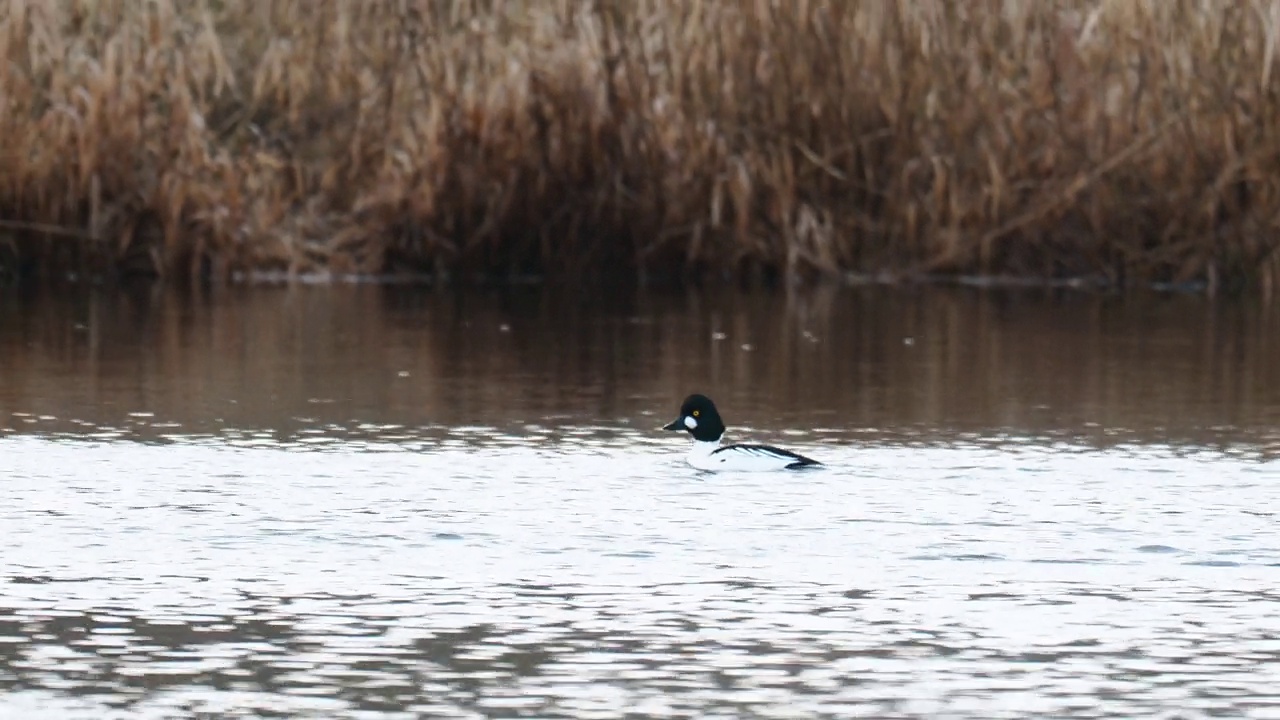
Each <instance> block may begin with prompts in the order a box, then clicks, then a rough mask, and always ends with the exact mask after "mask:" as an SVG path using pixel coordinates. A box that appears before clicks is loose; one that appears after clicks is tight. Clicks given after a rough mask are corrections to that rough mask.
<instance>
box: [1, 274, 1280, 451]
mask: <svg viewBox="0 0 1280 720" xmlns="http://www.w3.org/2000/svg"><path fill="white" fill-rule="evenodd" d="M0 316H2V317H3V318H4V320H3V323H2V324H0V377H3V380H4V382H3V387H0V427H4V426H8V427H9V428H10V431H36V430H60V429H70V430H72V431H74V430H76V428H74V427H72V428H67V427H66V423H67V422H69V421H71V420H78V421H81V422H88V423H91V424H93V425H99V426H106V427H110V428H117V429H122V430H127V431H129V432H130V433H131V434H136V435H139V436H142V437H146V436H147V435H148V433H149V430H148V428H151V427H154V426H155V425H161V426H163V427H168V428H172V429H173V430H174V431H176V432H179V433H217V432H221V431H223V430H224V429H226V428H234V429H238V430H269V431H272V432H274V433H283V434H284V435H285V436H288V435H290V434H291V433H294V432H296V431H298V430H299V429H303V428H310V427H315V426H317V425H319V426H325V425H329V424H332V425H334V426H336V428H342V429H344V430H346V431H358V429H359V427H358V426H359V425H361V424H369V425H403V426H408V427H422V426H433V425H434V426H455V425H459V424H462V425H485V426H493V427H504V428H505V427H520V426H521V425H522V424H526V423H535V422H536V423H543V422H547V421H552V422H553V424H555V425H563V424H575V425H582V424H589V425H603V426H613V425H617V424H619V423H621V424H626V423H631V422H635V421H637V420H638V418H640V417H641V416H645V417H647V415H645V414H646V413H652V412H656V413H667V412H669V411H670V408H671V407H672V405H673V404H674V403H677V402H678V400H679V398H681V397H683V395H684V394H686V393H687V392H689V391H690V390H692V389H701V390H704V391H706V392H708V393H710V394H712V395H713V397H715V398H717V399H718V401H719V402H720V404H721V405H722V406H723V407H724V409H726V410H727V411H728V413H729V418H728V420H729V422H730V425H731V426H739V427H759V428H770V427H777V426H785V427H799V428H809V427H821V428H830V429H835V430H838V431H840V432H853V431H859V437H860V438H868V439H882V440H891V439H894V438H895V437H896V438H900V439H925V440H939V441H944V442H945V441H947V440H949V439H950V438H951V437H952V436H953V435H954V434H955V433H958V432H965V433H977V434H982V435H994V434H1002V433H1011V434H1014V435H1020V436H1021V435H1041V434H1054V435H1065V436H1068V437H1072V438H1081V439H1085V440H1087V441H1090V442H1102V443H1107V442H1112V441H1114V438H1116V437H1123V438H1124V439H1129V440H1141V441H1148V442H1175V443H1195V444H1206V445H1220V444H1221V443H1223V442H1230V441H1239V440H1241V439H1249V438H1250V437H1251V436H1254V435H1255V434H1256V433H1262V434H1263V435H1265V434H1266V433H1267V432H1269V429H1271V428H1274V427H1275V426H1276V425H1277V424H1280V409H1278V408H1280V363H1278V362H1275V358H1276V357H1280V311H1278V310H1277V309H1276V308H1274V307H1271V306H1267V305H1258V304H1252V303H1238V304H1233V303H1212V302H1206V301H1205V300H1203V299H1202V298H1199V297H1184V296H1153V295H1142V296H1129V297H1114V296H1103V295H1090V294H1080V293H1074V292H1056V293H1048V292H1033V291H1017V292H997V291H978V290H969V289H938V288H934V289H930V290H924V291H920V290H901V289H885V288H868V289H862V290H843V291H838V290H834V289H825V290H824V289H820V290H813V291H805V292H798V293H791V294H787V293H781V292H778V293H754V294H753V293H734V292H731V291H719V292H705V293H701V294H700V293H691V294H680V295H671V294H658V293H654V294H643V293H642V294H639V295H629V296H628V295H619V296H615V297H603V298H592V297H586V298H584V297H580V296H578V297H574V296H566V295H563V294H557V293H553V292H544V291H540V290H536V289H523V290H521V289H511V290H503V291H497V290H495V291H491V292H487V293H462V294H458V293H451V292H448V291H431V290H422V289H412V288H404V287H396V286H392V287H371V286H354V287H353V286H339V287H332V288H330V287H318V288H317V287H299V288H294V289H283V288H257V289H250V290H235V291H231V292H224V293H213V294H212V295H211V297H207V298H203V297H202V298H191V297H184V296H181V295H170V296H165V297H160V296H158V291H153V292H145V291H142V292H135V293H131V294H129V293H126V294H117V295H112V294H98V293H94V294H88V295H80V296H72V297H65V296H38V297H17V296H14V295H12V294H10V295H9V296H7V297H5V298H4V300H3V301H0ZM15 412H18V413H27V414H30V415H32V416H35V418H39V417H41V416H44V417H46V418H52V419H51V420H39V419H34V420H33V419H32V418H29V417H25V418H21V419H19V420H16V421H15V420H13V419H12V413H15ZM136 413H150V415H142V416H140V415H137V414H136ZM645 422H648V421H647V420H646V421H645ZM1109 438H1110V439H1109ZM1252 439H1254V440H1258V441H1261V442H1263V443H1268V442H1272V441H1273V439H1272V438H1269V437H1253V438H1252Z"/></svg>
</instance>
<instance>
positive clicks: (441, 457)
mask: <svg viewBox="0 0 1280 720" xmlns="http://www.w3.org/2000/svg"><path fill="white" fill-rule="evenodd" d="M2 297H3V299H2V300H0V318H3V320H0V718H8V717H14V718H43V717H49V718H95V719H97V718H116V717H120V718H123V717H129V718H134V717H142V718H173V717H201V718H222V717H313V718H333V717H353V718H359V717H378V718H383V717H406V718H408V717H448V718H453V717H456V718H483V717H600V718H614V717H637V718H638V717H672V718H703V717H761V718H766V717H767V718H774V717H830V718H841V717H852V716H857V717H877V718H880V717H883V718H1014V717H1082V718H1084V717H1153V716H1154V717H1166V718H1172V717H1179V718H1198V717H1277V716H1280V690H1277V688H1280V620H1278V619H1277V618H1280V614H1277V613H1276V607H1277V601H1278V600H1280V594H1278V593H1277V590H1276V588H1277V587H1280V543H1278V542H1277V541H1276V539H1275V538H1276V535H1275V521H1276V515H1275V513H1276V512H1278V511H1277V510H1276V508H1277V507H1280V484H1278V483H1277V482H1276V481H1277V480H1278V479H1280V465H1278V463H1280V460H1277V459H1275V453H1276V450H1277V443H1278V439H1277V430H1276V428H1277V426H1278V425H1280V422H1278V421H1280V414H1278V411H1280V383H1278V382H1277V380H1280V363H1277V362H1275V360H1274V359H1275V358H1276V357H1278V356H1280V355H1278V354H1277V351H1280V333H1278V332H1277V331H1278V330H1280V317H1278V313H1277V312H1276V311H1274V310H1271V309H1269V308H1265V307H1260V306H1249V305H1245V304H1238V305H1237V304H1215V303H1209V302H1205V301H1203V300H1201V299H1199V298H1191V297H1176V296H1167V297H1158V296H1132V297H1127V298H1117V297H1101V296H1092V295H1080V294H1072V293H1066V294H1060V295H1049V294H1043V293H993V292H978V291H969V290H954V289H953V290H939V289H932V290H928V291H914V290H890V289H883V288H881V289H865V290H856V291H855V290H846V291H839V292H836V291H830V290H826V291H807V292H802V293H795V294H791V295H788V294H786V293H777V294H750V293H748V294H739V293H732V292H706V293H703V294H689V295H667V294H661V293H654V294H648V295H646V294H641V295H636V296H627V295H618V296H613V297H603V298H595V299H589V300H583V299H572V298H570V297H567V296H558V295H556V294H554V293H547V292H541V291H538V290H529V289H526V290H511V291H504V292H499V291H494V292H490V293H467V294H456V295H455V294H451V293H448V292H435V291H422V290H412V289H407V288H390V287H366V286H359V287H334V288H313V287H300V288H295V289H279V288H276V289H270V288H258V289H249V290H237V291H233V292H225V293H212V294H211V295H210V296H208V297H200V298H191V297H182V296H170V297H159V296H154V295H152V294H149V293H145V292H144V293H132V294H129V293H125V294H118V295H109V294H86V295H82V296H75V297H66V296H63V297H40V296H35V297H24V296H17V295H12V294H11V295H8V296H2ZM693 389H701V390H704V391H706V392H709V393H710V394H712V395H713V396H714V397H716V398H717V399H718V400H719V401H720V403H721V405H722V406H723V409H724V410H725V411H726V414H727V415H728V420H729V422H730V424H731V425H732V426H735V427H737V428H741V429H742V431H743V434H746V433H747V432H750V434H751V435H753V436H755V437H762V438H768V439H775V440H777V441H779V442H785V443H786V444H788V445H791V446H794V447H796V448H797V449H800V450H802V451H804V452H806V454H813V455H815V456H818V457H821V459H823V460H824V461H826V462H827V463H828V467H827V468H826V469H824V470H821V471H817V472H814V473H810V474H806V475H803V476H800V477H794V476H781V477H780V476H776V475H769V474H766V475H743V474H737V475H735V474H726V475H720V476H706V475H700V474H697V473H694V472H692V471H690V470H688V469H687V468H686V467H685V466H684V465H683V464H682V462H681V455H682V451H683V449H684V445H683V441H681V440H677V439H675V438H672V437H667V436H663V434H662V433H659V432H656V431H655V430H654V429H653V428H654V427H655V426H656V425H658V424H659V423H660V422H665V421H666V420H668V419H669V418H668V417H667V416H668V415H669V414H670V413H671V412H673V411H674V409H675V405H676V403H678V402H679V400H680V398H681V397H682V396H683V395H684V394H685V393H687V392H689V391H690V390H693ZM139 440H142V441H144V442H138V441H139ZM155 440H163V442H153V441H155Z"/></svg>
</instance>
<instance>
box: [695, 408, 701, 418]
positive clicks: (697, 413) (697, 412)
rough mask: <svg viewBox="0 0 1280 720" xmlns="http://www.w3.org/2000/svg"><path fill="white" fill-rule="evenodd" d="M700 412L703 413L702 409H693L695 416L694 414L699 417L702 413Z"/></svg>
mask: <svg viewBox="0 0 1280 720" xmlns="http://www.w3.org/2000/svg"><path fill="white" fill-rule="evenodd" d="M700 414H701V411H699V410H694V411H693V416H694V417H698V415H700Z"/></svg>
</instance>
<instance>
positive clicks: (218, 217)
mask: <svg viewBox="0 0 1280 720" xmlns="http://www.w3.org/2000/svg"><path fill="white" fill-rule="evenodd" d="M1278 36H1280V3H1277V2H1275V1H1273V0H1267V1H1263V0H1240V1H1238V2H1233V1H1228V0H1123V1H1121V0H1089V1H1086V0H1049V1H1045V2H1040V1H1036V0H977V1H976V2H942V1H941V0H939V1H937V2H909V1H908V0H878V1H876V0H867V1H866V2H846V1H844V0H826V1H822V0H689V1H686V0H540V1H539V2H515V1H512V2H497V1H495V0H395V1H392V0H370V1H368V2H346V1H345V0H261V1H260V0H190V1H187V0H147V1H146V2H139V1H138V0H7V2H5V3H3V4H0V153H2V157H0V273H4V274H7V275H9V276H14V275H31V276H35V277H41V276H45V277H54V276H59V275H64V274H66V273H79V274H84V273H105V274H131V273H143V274H157V275H160V276H163V277H174V278H214V279H221V278H227V277H232V276H239V275H243V274H252V273H261V272H277V273H283V274H286V275H288V274H301V273H315V272H321V273H368V274H384V273H401V272H412V273H424V272H425V273H430V274H436V275H442V276H443V275H448V276H452V277H474V276H478V275H479V276H486V277H499V278H500V277H508V276H512V275H519V276H523V275H530V274H532V275H545V276H553V277H562V278H568V279H582V278H591V279H593V280H596V279H619V278H634V277H639V276H649V277H660V276H665V277H688V276H691V275H692V276H696V275H705V274H708V273H710V274H713V275H725V274H730V275H741V274H746V273H751V274H754V273H759V274H763V275H766V276H771V277H784V276H785V277H793V276H794V277H808V276H826V275H833V276H849V275H850V274H854V275H859V276H866V277H881V278H889V279H893V278H898V279H911V278H917V277H929V276H940V275H941V276H946V275H952V276H955V275H983V276H1012V277H1022V278H1045V279H1067V278H1089V279H1094V280H1097V281H1100V282H1105V283H1112V284H1117V285H1127V284H1135V283H1144V284H1145V283H1149V282H1157V283H1174V284H1186V285H1188V286H1203V287H1209V288H1219V287H1261V288H1264V289H1269V288H1271V287H1273V286H1274V285H1275V283H1276V282H1277V280H1280V274H1278V273H1280V259H1278V254H1277V252H1276V247H1277V244H1278V242H1277V238H1278V237H1280V233H1278V230H1280V79H1278V77H1277V76H1278V75H1280V72H1278V70H1280V68H1278V67H1277V57H1276V55H1277V46H1278V45H1280V43H1278V42H1277V40H1278Z"/></svg>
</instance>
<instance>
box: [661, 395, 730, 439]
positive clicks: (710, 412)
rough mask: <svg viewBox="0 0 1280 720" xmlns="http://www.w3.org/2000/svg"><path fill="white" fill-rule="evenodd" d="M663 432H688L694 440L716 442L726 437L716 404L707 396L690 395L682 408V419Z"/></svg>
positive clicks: (677, 419)
mask: <svg viewBox="0 0 1280 720" xmlns="http://www.w3.org/2000/svg"><path fill="white" fill-rule="evenodd" d="M662 429H663V430H674V431H676V432H679V431H681V430H687V431H688V432H689V434H690V435H692V436H693V439H694V440H701V441H703V442H715V441H717V440H719V439H720V436H721V435H724V422H723V421H721V420H720V413H718V412H716V404H715V403H713V402H711V398H709V397H707V396H706V395H690V396H689V397H687V398H685V399H684V404H683V405H681V406H680V417H678V418H676V419H675V420H674V421H673V422H672V423H671V424H670V425H666V426H664V427H663V428H662Z"/></svg>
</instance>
